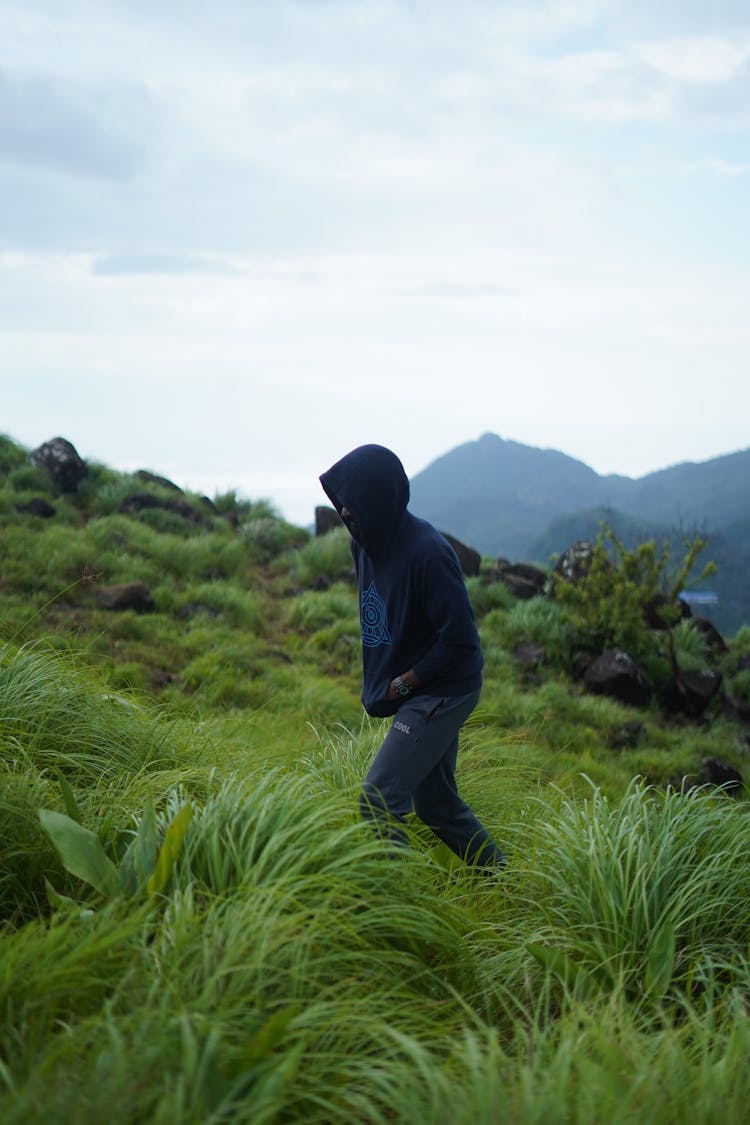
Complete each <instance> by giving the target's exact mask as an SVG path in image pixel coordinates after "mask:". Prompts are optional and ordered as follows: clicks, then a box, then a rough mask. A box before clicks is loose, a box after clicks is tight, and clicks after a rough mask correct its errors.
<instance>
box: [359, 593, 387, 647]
mask: <svg viewBox="0 0 750 1125" xmlns="http://www.w3.org/2000/svg"><path fill="white" fill-rule="evenodd" d="M359 608H360V624H361V627H362V644H363V645H365V646H366V647H367V648H377V647H378V645H389V644H390V643H391V631H390V627H389V625H388V613H387V611H386V608H385V602H384V601H383V599H382V598H381V596H380V594H379V593H378V592H377V590H376V589H375V583H374V582H371V583H370V585H369V586H368V587H367V589H366V590H363V591H362V598H361V600H360V607H359Z"/></svg>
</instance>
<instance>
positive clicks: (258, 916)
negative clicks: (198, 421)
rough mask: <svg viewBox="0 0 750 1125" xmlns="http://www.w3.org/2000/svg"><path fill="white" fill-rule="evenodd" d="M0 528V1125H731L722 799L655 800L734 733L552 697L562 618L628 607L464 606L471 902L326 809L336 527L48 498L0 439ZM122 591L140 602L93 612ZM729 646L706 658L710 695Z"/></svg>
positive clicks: (342, 553)
mask: <svg viewBox="0 0 750 1125" xmlns="http://www.w3.org/2000/svg"><path fill="white" fill-rule="evenodd" d="M136 491H138V492H141V493H143V492H146V493H148V494H149V495H151V496H153V497H155V498H156V500H158V501H161V502H163V503H164V504H165V505H166V504H167V503H168V502H169V500H170V499H171V500H172V501H173V500H174V499H175V497H176V496H179V500H180V509H179V510H178V509H177V508H175V507H172V508H169V507H167V506H164V507H159V506H153V505H152V506H144V507H143V508H142V509H141V510H136V509H135V508H133V507H132V506H131V509H130V510H125V508H127V501H128V499H129V498H130V497H132V495H133V493H134V492H136ZM32 499H44V500H46V501H47V503H48V504H50V505H52V507H54V509H55V512H54V514H53V515H51V516H48V517H44V516H42V515H38V514H33V511H32V512H29V511H27V510H23V509H24V508H25V506H26V505H27V504H28V503H29V501H30V500H32ZM182 505H184V507H183V506H182ZM191 513H192V514H191ZM0 521H2V537H0V841H1V842H0V848H2V862H1V863H0V919H2V929H0V943H1V945H0V948H1V952H2V956H1V957H0V967H1V968H0V993H1V994H2V1002H1V1004H0V1012H1V1013H2V1015H1V1016H0V1115H1V1116H2V1120H3V1121H4V1122H9V1123H11V1125H13V1123H19V1125H20V1123H21V1122H23V1123H24V1125H26V1123H27V1122H29V1121H44V1122H45V1123H47V1122H49V1123H50V1125H54V1123H56V1122H61V1123H62V1122H63V1121H65V1122H68V1121H70V1120H75V1121H76V1122H81V1123H83V1125H86V1123H92V1125H93V1123H95V1122H97V1123H98V1122H101V1121H102V1120H109V1121H111V1122H112V1123H113V1125H120V1123H133V1125H136V1123H140V1122H143V1121H154V1122H161V1123H173V1122H174V1123H180V1125H182V1123H185V1122H196V1123H197V1122H216V1123H220V1122H223V1121H229V1120H237V1121H252V1122H260V1123H262V1122H268V1123H275V1122H292V1121H299V1122H305V1123H307V1122H320V1123H321V1125H323V1123H329V1122H342V1123H343V1122H347V1123H349V1122H352V1121H355V1122H368V1123H369V1122H372V1123H376V1122H377V1123H381V1122H382V1123H383V1125H385V1123H389V1122H394V1121H396V1122H403V1123H404V1125H406V1123H412V1122H414V1121H423V1122H425V1123H429V1125H432V1123H434V1125H443V1123H445V1125H448V1123H450V1125H454V1123H457V1125H475V1123H480V1125H496V1123H497V1125H499V1123H500V1122H506V1121H512V1122H522V1123H527V1122H528V1123H532V1122H533V1123H541V1122H544V1123H545V1125H546V1123H550V1122H551V1123H555V1122H568V1121H574V1122H582V1123H583V1122H589V1121H612V1122H622V1123H625V1122H634V1123H635V1122H639V1123H640V1122H641V1121H644V1120H647V1121H650V1122H664V1123H669V1122H674V1121H681V1120H687V1119H690V1120H691V1121H695V1122H696V1123H701V1122H704V1123H706V1125H708V1123H713V1122H715V1121H719V1120H720V1121H722V1122H730V1123H732V1122H737V1123H739V1122H744V1121H745V1120H746V1118H747V1106H748V1104H750V1077H749V1076H748V1073H747V1066H746V1060H747V1054H748V1050H749V1049H750V1028H749V1027H748V1018H747V1011H748V1004H749V1003H750V968H749V961H748V941H749V939H750V908H749V907H748V901H750V819H748V810H749V809H750V804H749V803H748V801H747V799H746V797H745V795H744V793H742V794H740V795H739V796H730V795H729V794H728V793H726V792H723V791H721V790H716V789H708V788H706V787H702V788H695V787H693V788H688V787H687V786H683V785H682V784H681V779H683V778H685V777H688V778H695V777H699V776H700V769H701V761H702V759H703V758H705V757H716V758H719V759H721V760H723V761H725V762H728V763H729V764H731V765H734V766H736V767H738V768H739V769H740V770H743V771H745V772H746V770H747V766H746V755H747V752H748V738H747V728H746V727H745V728H743V727H742V726H741V725H739V722H738V721H737V719H736V717H735V716H734V715H733V713H732V712H731V711H730V710H728V709H726V708H724V706H723V704H722V701H721V700H720V699H718V698H717V699H716V700H715V701H714V702H713V703H712V704H711V709H710V711H709V713H708V719H707V720H705V721H702V722H701V723H700V724H696V723H689V722H688V721H686V720H682V719H679V718H675V717H674V716H673V717H671V718H670V719H669V721H667V720H666V719H665V717H664V716H663V715H662V714H661V712H660V711H659V709H658V706H657V704H656V703H653V704H651V705H650V706H649V707H646V708H641V709H634V708H628V707H625V706H623V705H621V704H619V703H617V702H615V701H614V700H612V699H609V698H605V697H601V696H589V695H587V694H585V693H584V692H583V690H582V688H581V685H580V683H579V682H578V681H577V680H575V679H573V678H571V675H570V670H571V667H572V660H571V653H572V651H573V648H574V646H575V644H576V643H578V642H577V639H576V638H577V637H578V638H580V635H581V630H582V629H584V631H585V628H589V626H590V625H591V622H594V623H597V622H601V621H602V620H605V621H606V622H608V628H609V629H610V630H611V629H614V628H619V627H621V626H622V627H623V628H628V629H632V628H634V622H636V623H637V625H638V629H637V630H636V634H635V635H636V637H637V638H640V639H641V641H644V637H645V632H640V631H638V630H642V629H643V622H642V610H643V607H644V605H645V602H642V601H641V600H639V598H640V595H639V596H638V598H636V599H635V600H632V599H633V598H634V597H635V595H633V591H632V589H629V590H628V592H627V593H628V596H627V597H625V596H624V595H623V598H624V600H623V599H621V600H620V602H618V606H619V609H618V613H617V614H615V615H612V614H611V612H610V614H609V617H607V616H606V615H607V613H608V612H609V611H608V609H607V606H606V605H605V604H604V603H602V604H600V605H598V606H597V605H596V598H593V597H589V598H588V599H585V600H584V601H581V600H580V599H578V600H576V596H575V595H574V596H573V599H572V601H571V602H570V604H568V603H567V602H566V599H565V597H562V598H560V597H558V598H556V599H554V600H552V599H548V598H542V597H540V598H534V599H532V600H530V601H527V602H515V601H513V599H512V598H511V597H510V595H509V594H508V591H507V590H506V589H505V587H503V586H501V585H499V584H497V583H493V582H489V581H486V580H485V576H484V575H482V576H480V577H479V578H478V579H473V580H471V581H470V583H469V589H470V593H471V596H472V599H473V601H474V605H475V609H476V612H477V617H478V621H479V625H480V630H481V633H482V638H483V645H484V649H485V656H486V685H485V690H484V692H483V695H482V699H481V702H480V705H479V707H478V708H477V710H476V712H475V713H474V714H473V715H472V717H471V719H470V720H469V722H468V724H467V726H466V728H465V730H464V733H463V736H462V753H461V758H460V761H459V780H460V783H461V786H462V790H463V792H464V793H465V794H466V796H467V799H468V800H470V802H471V803H472V805H474V807H476V809H477V811H478V812H479V814H480V815H481V817H482V819H483V821H484V822H485V823H486V824H487V825H488V827H489V828H490V829H491V831H492V832H493V834H494V835H496V837H497V838H498V840H499V841H500V842H501V843H502V844H503V846H504V848H506V849H507V851H508V853H509V855H510V864H509V867H508V871H507V873H506V874H505V876H504V877H503V878H502V879H501V880H497V881H485V880H483V879H481V878H479V877H477V876H475V875H473V874H472V872H470V871H469V870H468V869H466V868H465V867H464V866H463V865H461V864H460V863H459V862H458V861H457V860H455V858H454V857H453V856H452V854H451V853H449V852H448V851H447V850H446V849H445V848H444V847H443V846H442V845H438V843H437V841H436V840H435V839H434V838H433V837H432V836H431V834H430V833H429V832H428V831H426V829H425V828H424V826H421V825H420V824H419V823H418V822H416V821H415V822H414V823H413V824H412V825H411V829H410V830H411V832H412V837H413V838H412V845H413V846H412V847H411V848H410V849H409V850H408V851H405V852H404V854H403V855H402V856H399V857H398V858H396V859H394V858H392V857H390V856H389V855H388V853H386V852H384V850H383V846H382V844H381V843H380V842H379V841H378V840H377V839H376V838H375V837H374V836H373V835H372V834H371V833H370V832H368V830H367V828H366V826H364V825H362V824H361V823H360V821H359V819H358V815H357V795H358V786H359V784H360V781H361V779H362V777H363V775H364V773H365V771H366V768H367V763H368V762H369V760H370V759H371V757H372V754H373V753H374V751H375V749H376V747H377V745H378V742H379V739H380V738H381V737H382V734H383V729H384V728H383V724H382V723H381V722H379V721H376V720H370V719H367V718H366V717H363V715H362V712H361V708H360V706H359V702H358V692H359V642H358V615H357V606H356V597H355V593H354V586H353V584H352V565H351V556H350V553H349V548H348V539H347V536H346V533H345V532H343V531H335V532H332V533H330V534H329V535H328V536H326V537H324V538H322V539H319V540H316V539H313V538H311V537H310V536H309V535H308V533H307V532H305V531H302V530H301V529H299V528H294V527H292V526H290V525H288V524H286V523H285V522H284V521H283V520H280V519H279V518H278V517H277V516H276V515H275V513H274V512H273V509H272V508H271V507H270V506H269V505H268V504H267V503H265V502H263V501H256V502H252V503H251V502H248V501H242V500H239V499H238V498H237V496H236V495H235V494H233V493H228V494H227V495H226V496H223V497H217V498H216V500H215V502H214V503H213V504H212V505H210V504H207V503H206V502H205V500H204V499H203V498H201V497H198V496H190V495H185V494H178V493H175V492H174V491H171V490H169V489H168V487H167V486H165V485H163V484H161V485H160V484H159V483H158V482H155V481H153V480H144V479H142V478H139V477H137V476H131V475H129V474H118V473H116V472H114V471H113V470H109V469H105V468H104V467H101V466H91V467H90V471H89V475H88V477H87V478H86V480H85V481H84V482H83V483H82V484H81V486H80V487H79V490H78V492H77V493H74V494H71V495H65V496H62V495H59V494H57V493H56V490H55V489H54V486H53V485H52V484H51V482H50V481H49V480H48V479H47V478H46V476H45V474H44V473H42V472H41V471H40V470H37V469H33V468H31V467H30V466H29V465H28V462H27V458H26V454H25V451H23V450H21V449H20V448H19V447H18V446H17V445H16V444H15V443H13V442H12V441H10V440H9V439H0ZM639 557H640V556H639ZM644 557H645V556H644ZM660 560H661V561H660ZM641 561H642V562H643V558H642V559H641ZM646 562H647V563H648V566H646V567H645V571H644V573H646V574H650V575H651V576H652V577H654V576H656V577H658V578H659V579H660V580H661V578H664V577H669V574H668V573H667V570H665V568H664V567H662V569H661V570H660V566H661V563H662V562H665V560H664V559H662V558H661V556H659V554H658V552H657V553H656V554H652V555H650V556H649V558H648V559H647V560H646ZM644 565H645V564H644ZM626 569H627V568H626ZM670 573H671V572H670ZM627 577H628V581H631V580H632V581H633V582H634V583H635V576H634V575H633V574H629V575H628V576H627ZM675 577H676V578H677V580H679V574H677V575H676V576H674V575H672V578H675ZM670 580H671V579H670ZM133 581H143V582H146V583H147V585H148V587H149V589H150V591H151V594H152V597H153V610H152V611H151V612H136V611H134V610H132V609H128V610H120V611H113V610H108V609H105V608H104V607H103V605H102V604H101V602H100V598H99V596H98V595H99V593H100V591H101V590H102V588H103V587H105V586H108V585H114V584H119V583H125V582H133ZM652 592H653V591H652ZM662 592H666V593H668V594H670V593H674V590H673V589H672V588H671V587H670V588H669V589H667V590H666V591H665V590H663V591H662ZM589 593H590V594H591V591H590V592H589ZM628 599H631V600H628ZM600 601H601V598H600ZM604 602H606V597H605V598H604ZM610 609H611V607H610ZM626 611H627V612H626ZM628 614H630V617H628ZM602 615H604V617H603V616H602ZM584 627H585V628H584ZM597 627H598V625H597ZM670 629H671V633H670V635H671V636H672V638H673V644H674V651H675V652H676V653H677V655H678V659H679V661H680V666H681V667H683V668H687V667H703V666H704V665H705V662H706V660H707V659H708V657H707V654H706V649H705V645H704V643H703V639H702V638H701V637H699V636H698V635H697V633H696V631H695V630H694V629H693V628H692V627H690V626H689V624H688V623H685V622H683V623H680V624H676V625H675V624H674V622H671V623H670ZM612 635H613V636H614V634H612ZM644 643H645V641H644ZM529 644H533V645H534V646H535V648H536V650H537V658H535V659H534V660H533V661H526V662H524V661H523V660H522V659H521V658H520V656H519V651H520V648H521V647H522V646H523V645H529ZM748 651H750V631H749V630H748V629H744V630H740V632H739V633H738V634H737V636H736V638H735V639H734V640H733V641H732V642H731V643H730V645H729V648H728V651H727V652H726V653H725V654H723V655H722V656H721V657H720V658H718V657H717V659H718V660H719V666H720V668H721V670H722V671H723V673H724V677H725V685H726V688H727V691H728V692H729V693H730V694H731V696H732V699H733V700H735V701H743V700H748V698H749V697H750V688H749V687H748V683H749V681H748V662H747V659H746V658H747V654H748ZM691 662H692V663H691ZM634 724H635V725H637V727H638V733H637V737H636V738H635V739H628V738H623V731H627V729H628V727H629V726H630V727H632V726H633V725H634Z"/></svg>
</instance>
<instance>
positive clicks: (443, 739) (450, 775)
mask: <svg viewBox="0 0 750 1125" xmlns="http://www.w3.org/2000/svg"><path fill="white" fill-rule="evenodd" d="M479 695H480V693H479V691H473V692H471V693H470V694H469V695H459V696H442V695H441V696H436V695H415V696H413V697H412V698H411V699H408V700H407V701H406V702H405V703H402V705H401V706H400V707H399V709H398V712H397V714H396V715H395V717H394V719H393V722H392V723H391V728H390V730H389V731H388V734H387V735H386V737H385V741H384V742H383V745H382V746H381V747H380V750H379V751H378V753H377V755H376V757H375V760H374V761H373V763H372V765H371V766H370V769H369V771H368V773H367V777H366V778H365V782H364V785H363V787H362V797H361V800H360V808H361V811H362V815H363V816H364V817H366V818H369V819H371V820H373V821H375V822H376V823H377V825H378V826H379V828H380V831H381V832H382V833H383V835H385V836H387V837H388V838H389V839H391V840H393V841H394V842H395V843H398V844H405V843H406V842H407V835H406V832H405V829H404V818H405V817H406V815H407V814H408V813H409V812H410V811H411V809H412V806H413V808H414V811H415V813H416V814H417V816H418V817H419V818H420V820H422V821H424V823H425V824H427V825H429V827H430V828H431V829H432V831H433V832H434V833H435V835H436V836H438V837H439V838H440V839H441V840H442V841H443V842H444V843H445V844H447V845H448V847H449V848H450V849H451V851H453V852H455V853H456V855H458V856H460V857H461V858H462V859H465V860H467V861H468V862H470V863H473V864H475V865H476V866H478V867H493V868H497V867H502V866H503V865H504V863H505V857H504V856H503V853H502V852H501V850H500V848H499V847H498V846H497V844H496V843H495V841H494V840H493V839H492V837H491V836H490V834H489V832H488V831H487V829H486V828H485V827H484V825H483V824H482V823H481V822H480V821H479V820H478V819H477V817H476V816H475V815H474V813H473V812H472V811H471V809H470V808H469V806H468V805H467V804H466V802H465V801H463V800H462V799H461V798H460V797H459V795H458V791H457V789H456V779H455V769H456V757H457V754H458V732H459V730H460V729H461V727H462V726H463V724H464V723H465V722H466V720H467V719H468V717H469V715H470V714H471V712H472V711H473V710H474V708H475V707H476V704H477V701H478V699H479Z"/></svg>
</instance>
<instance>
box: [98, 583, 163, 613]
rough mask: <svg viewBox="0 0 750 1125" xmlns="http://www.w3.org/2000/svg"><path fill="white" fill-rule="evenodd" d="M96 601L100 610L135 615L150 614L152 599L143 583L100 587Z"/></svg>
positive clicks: (152, 606)
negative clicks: (132, 613)
mask: <svg viewBox="0 0 750 1125" xmlns="http://www.w3.org/2000/svg"><path fill="white" fill-rule="evenodd" d="M96 600H97V602H98V604H99V606H100V608H101V609H111V610H119V611H122V610H126V609H132V610H134V611H135V612H136V613H151V612H152V611H153V609H154V599H153V597H152V595H151V591H150V590H149V588H148V586H147V585H146V583H145V582H141V581H136V582H122V583H120V584H119V585H117V586H102V587H101V589H100V590H97V592H96Z"/></svg>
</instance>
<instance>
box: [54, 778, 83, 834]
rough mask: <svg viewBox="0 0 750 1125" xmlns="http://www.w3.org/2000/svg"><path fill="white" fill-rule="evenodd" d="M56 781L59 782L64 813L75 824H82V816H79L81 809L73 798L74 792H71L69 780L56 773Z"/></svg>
mask: <svg viewBox="0 0 750 1125" xmlns="http://www.w3.org/2000/svg"><path fill="white" fill-rule="evenodd" d="M58 781H59V782H60V790H61V792H62V796H63V801H64V803H65V811H66V813H67V814H68V816H69V817H70V819H71V820H74V821H75V822H76V824H82V823H83V817H82V816H81V810H80V809H79V807H78V802H77V801H76V799H75V794H74V793H73V790H72V788H71V785H70V782H69V781H68V780H67V779H66V778H64V777H63V775H62V774H58Z"/></svg>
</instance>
